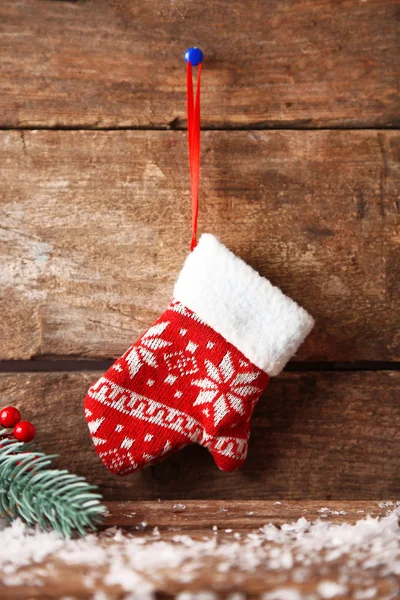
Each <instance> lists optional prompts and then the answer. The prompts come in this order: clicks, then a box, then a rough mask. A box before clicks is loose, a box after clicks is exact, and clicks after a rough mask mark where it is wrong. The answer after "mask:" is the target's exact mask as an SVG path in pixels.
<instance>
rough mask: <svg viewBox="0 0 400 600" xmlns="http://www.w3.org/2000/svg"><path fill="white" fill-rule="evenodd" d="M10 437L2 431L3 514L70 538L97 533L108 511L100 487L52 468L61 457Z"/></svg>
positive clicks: (0, 512)
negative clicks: (91, 531)
mask: <svg viewBox="0 0 400 600" xmlns="http://www.w3.org/2000/svg"><path fill="white" fill-rule="evenodd" d="M6 434H7V432H6V430H4V429H0V515H1V516H4V517H5V518H6V519H7V520H8V521H13V520H14V519H16V518H18V517H19V518H20V519H22V520H23V521H24V522H25V523H27V524H28V525H30V526H35V525H36V524H38V525H40V527H41V528H42V529H43V530H44V531H47V530H50V529H54V530H55V531H57V532H58V533H59V535H61V536H62V537H66V538H70V537H71V535H72V533H74V532H75V533H78V534H79V535H85V533H86V532H87V530H88V529H92V530H95V529H96V528H97V526H98V525H100V523H101V521H102V515H103V514H104V512H105V507H104V506H103V505H102V504H101V499H102V498H101V495H100V494H98V493H94V491H93V490H95V489H96V488H97V486H95V485H89V484H88V482H87V481H86V479H85V478H84V477H79V476H77V475H73V474H72V473H69V472H68V471H67V470H59V469H54V468H48V467H49V465H51V461H52V459H53V458H56V457H57V455H52V456H48V455H46V454H44V453H43V452H37V451H36V450H35V449H34V448H35V446H34V445H33V444H24V443H23V442H18V441H17V440H15V439H14V438H11V437H7V436H6ZM2 436H6V437H2Z"/></svg>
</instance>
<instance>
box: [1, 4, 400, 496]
mask: <svg viewBox="0 0 400 600" xmlns="http://www.w3.org/2000/svg"><path fill="white" fill-rule="evenodd" d="M399 10H400V2H398V1H389V0H368V1H367V2H360V1H358V0H357V1H356V0H343V1H341V2H331V1H330V0H316V1H315V2H309V1H308V0H300V1H299V0H279V1H275V0H268V1H264V0H250V1H248V0H246V1H244V0H233V1H232V2H230V3H229V4H228V5H227V4H226V3H225V2H222V0H206V6H205V5H204V3H199V2H196V1H195V0H175V1H172V0H166V1H165V2H159V1H158V0H157V1H156V0H149V1H148V2H145V3H139V2H134V0H76V1H74V2H72V1H65V2H56V1H49V0H46V1H43V0H3V1H2V2H1V5H0V55H1V57H2V58H1V64H0V75H1V77H0V164H1V169H2V177H1V178H0V211H1V220H0V290H1V292H0V294H1V295H0V306H1V313H0V314H1V319H0V340H1V341H0V371H1V374H0V390H1V394H0V403H1V405H6V404H11V403H12V404H15V405H17V406H19V407H20V408H21V409H22V410H23V412H24V415H26V416H27V417H29V418H32V419H33V420H35V422H36V424H37V426H38V429H39V434H38V438H37V439H38V442H39V443H40V445H41V446H42V447H43V448H44V449H45V450H46V451H48V452H59V453H60V454H61V459H60V464H62V465H63V466H66V467H68V468H71V469H74V470H75V471H77V472H79V473H82V474H84V475H87V476H88V477H90V479H91V480H92V481H93V482H96V483H98V484H99V485H100V488H101V490H102V491H103V492H104V494H105V496H106V498H107V499H110V500H123V499H149V500H150V499H157V498H160V497H161V498H170V499H174V498H177V499H178V498H198V499H201V498H221V499H222V498H242V499H246V498H248V499H252V498H254V499H264V498H286V499H304V498H314V499H329V498H333V499H340V498H341V499H343V498H344V499H363V498H370V499H374V498H382V497H394V496H395V495H396V494H398V493H399V492H400V482H399V477H398V469H397V464H398V456H399V451H400V439H399V435H398V431H399V429H400V395H399V388H400V385H399V374H398V368H399V363H398V360H399V355H400V334H399V279H400V261H399V242H400V230H399V222H400V199H399V198H400V197H399V192H398V190H399V183H400V176H399V171H400V167H399V164H400V161H399V158H400V134H399V132H398V130H397V129H396V128H397V127H398V126H399V122H400V119H399V116H400V103H399V96H398V81H399V72H398V71H399V69H398V65H399V64H400V60H399V59H400V52H399V47H398V34H399V28H400V27H399V21H400V20H399ZM194 43H195V44H197V45H199V46H201V47H202V48H203V50H204V52H205V55H206V62H205V65H204V75H203V93H202V124H203V127H204V129H205V130H206V131H204V133H203V136H202V180H201V201H200V229H201V230H202V231H211V232H212V233H214V234H216V235H217V236H218V237H220V238H221V240H222V241H223V242H224V243H226V244H227V245H228V246H229V247H230V248H231V249H232V250H233V251H235V252H236V253H237V254H239V255H240V256H241V257H242V258H244V259H245V260H246V261H247V262H249V263H250V264H251V265H252V266H254V267H255V268H256V269H257V270H259V272H260V273H261V274H262V275H264V276H267V277H268V278H270V279H271V280H272V281H273V283H275V284H276V285H279V286H280V287H281V288H282V289H283V290H284V291H285V292H287V293H288V294H289V295H291V296H292V297H293V298H294V299H296V300H297V301H298V302H300V303H301V304H303V305H304V306H305V307H306V308H307V309H308V310H309V311H310V312H311V313H312V314H313V315H314V317H315V318H316V328H315V330H314V332H313V333H312V335H311V336H310V337H309V339H308V340H307V342H306V343H305V344H304V346H303V347H302V348H301V350H300V351H299V353H298V355H297V356H296V357H295V359H294V360H293V362H292V363H291V364H290V365H289V367H288V368H287V369H286V371H285V372H284V373H283V374H282V375H281V376H280V377H279V378H277V379H276V380H274V381H272V382H271V383H270V386H269V387H268V389H267V391H266V393H265V394H264V396H263V398H262V400H261V401H260V403H259V405H258V407H257V410H256V413H255V416H254V419H253V435H252V438H251V443H250V453H249V459H248V462H247V464H246V466H245V467H244V468H243V469H242V470H241V471H239V472H236V473H231V474H222V473H220V472H218V471H217V470H216V468H215V466H214V465H213V463H212V461H211V459H210V457H209V456H208V454H207V452H206V451H204V450H203V449H201V448H195V447H190V448H187V449H185V450H184V451H183V452H180V453H179V454H177V455H175V456H173V457H171V458H170V459H169V460H167V461H165V462H164V463H161V464H159V465H157V466H155V467H151V468H149V469H147V470H146V471H144V472H142V473H138V474H135V475H132V476H128V477H125V478H116V477H114V476H111V475H109V474H108V473H107V471H106V470H105V469H104V467H103V466H102V465H101V464H100V462H99V460H98V459H97V456H96V454H95V451H94V449H93V448H92V446H91V442H90V440H89V436H88V433H87V430H86V425H85V423H84V419H83V415H82V399H83V397H84V395H85V391H86V389H87V388H88V386H89V385H90V383H91V382H92V381H93V380H95V379H96V378H97V377H98V376H99V375H100V373H101V370H102V369H104V368H105V365H106V364H109V362H110V361H111V360H112V359H113V358H114V357H116V356H118V355H119V354H121V353H122V352H123V351H124V350H125V349H126V348H127V346H128V345H130V344H131V343H132V341H134V339H135V338H136V337H137V336H138V335H139V334H140V333H141V332H142V331H144V330H145V329H146V328H147V327H148V326H149V325H150V324H151V323H152V321H153V320H154V319H155V318H156V317H157V316H158V315H159V314H160V312H161V311H162V310H163V308H164V307H165V305H166V303H167V302H168V299H169V297H170V295H171V291H172V286H173V282H174V279H175V278H176V276H177V274H178V272H179V270H180V267H181V265H182V262H183V260H184V258H185V256H186V253H187V250H188V245H189V237H190V232H189V230H190V207H189V184H188V168H187V148H186V145H187V143H186V132H184V131H181V130H182V129H185V126H186V121H185V75H184V63H183V60H182V53H183V51H184V49H185V48H186V47H187V46H189V45H191V44H194Z"/></svg>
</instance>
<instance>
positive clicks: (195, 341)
mask: <svg viewBox="0 0 400 600" xmlns="http://www.w3.org/2000/svg"><path fill="white" fill-rule="evenodd" d="M312 326H313V319H312V317H311V316H310V315H309V314H308V313H307V312H306V311H305V310H304V309H302V308H301V307H300V306H298V305H297V304H296V303H295V302H293V301H292V300H290V298H288V297H287V296H285V295H284V294H283V293H282V292H281V291H280V290H279V289H278V288H276V287H274V286H273V285H272V284H271V283H270V282H269V281H268V280H267V279H264V278H263V277H261V276H260V275H259V274H258V273H256V271H254V270H253V269H252V268H251V267H249V266H248V265H246V264H245V263H244V262H243V261H242V260H240V259H239V258H237V257H236V256H235V255H234V254H232V253H231V252H230V251H229V250H228V249H227V248H225V246H223V245H222V244H221V243H220V242H219V241H218V240H217V239H216V238H215V237H214V236H212V235H210V234H205V235H203V236H202V237H201V239H200V242H199V244H198V246H197V247H196V248H195V249H194V251H193V252H192V253H191V254H190V255H189V256H188V258H187V260H186V262H185V264H184V267H183V269H182V271H181V273H180V275H179V278H178V281H177V283H176V285H175V290H174V298H173V300H172V301H171V303H170V305H169V306H168V308H167V310H166V311H165V312H164V313H163V314H162V315H161V317H160V318H159V319H158V321H156V323H155V324H154V325H153V326H152V327H150V329H149V330H148V331H146V333H144V334H143V335H142V337H141V338H140V339H139V340H138V341H137V342H136V343H135V344H134V345H133V346H132V347H131V348H129V350H128V351H127V352H126V353H125V354H124V355H123V356H121V358H119V359H118V360H117V361H116V362H115V363H114V364H113V365H112V367H111V368H110V369H109V370H108V371H107V372H106V373H105V375H104V376H103V377H101V378H100V379H99V380H98V381H97V382H96V383H95V384H94V385H93V386H92V387H91V388H90V390H89V392H88V394H87V396H86V399H85V414H86V419H87V422H88V426H89V430H90V433H91V436H92V440H93V442H94V445H95V447H96V450H97V452H98V454H99V456H100V458H101V460H102V461H103V463H104V464H105V465H106V467H107V468H108V469H109V470H110V471H112V472H113V473H118V474H124V473H130V472H132V471H135V470H137V469H141V468H143V467H145V466H146V465H149V464H153V463H155V462H157V461H159V460H160V459H162V458H164V457H166V456H168V455H169V454H171V453H172V452H175V451H177V450H179V449H180V448H182V447H183V446H185V445H187V444H192V443H197V444H201V445H202V446H204V447H206V448H208V449H209V451H210V452H211V454H212V456H213V458H214V460H215V462H216V464H217V466H218V467H219V468H220V469H222V470H223V471H232V470H234V469H236V468H238V467H240V466H241V465H242V464H243V462H244V461H245V458H246V454H247V444H248V439H249V432H250V418H251V415H252V412H253V410H254V407H255V405H256V403H257V401H258V399H259V397H260V395H261V394H262V392H263V390H264V389H265V387H266V385H267V383H268V379H269V377H270V376H273V375H277V374H278V373H279V372H280V371H281V370H282V369H283V367H284V366H285V364H286V362H287V361H288V360H289V358H290V357H291V356H292V355H293V354H294V353H295V352H296V350H297V348H298V347H299V345H300V344H301V342H302V341H303V340H304V338H305V337H306V336H307V334H308V333H309V332H310V330H311V328H312Z"/></svg>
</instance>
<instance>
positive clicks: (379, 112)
mask: <svg viewBox="0 0 400 600" xmlns="http://www.w3.org/2000/svg"><path fill="white" fill-rule="evenodd" d="M398 11H399V4H398V2H396V1H393V0H368V2H363V1H361V2H360V0H345V1H341V2H332V1H331V0H317V1H313V2H309V0H279V1H268V2H266V1H264V0H246V1H243V0H234V1H230V2H229V5H228V6H227V3H226V2H224V0H212V1H207V3H206V8H205V6H204V3H201V2H200V3H199V2H198V1H197V0H174V1H172V0H169V1H167V2H161V3H160V2H159V1H158V0H147V1H146V2H137V1H135V0H77V1H70V2H49V1H42V0H18V1H16V0H2V2H1V4H0V55H1V57H2V64H1V77H0V125H1V126H3V127H32V126H34V127H60V126H62V127H65V126H67V127H95V128H97V127H131V126H133V127H179V126H182V125H183V124H184V120H185V77H184V62H183V52H184V50H185V49H186V48H187V47H188V46H190V45H193V44H196V45H199V46H200V47H201V48H203V50H204V52H205V55H206V60H207V62H206V68H205V71H204V80H203V81H204V86H203V90H204V91H203V111H202V122H203V125H205V126H210V127H224V126H227V127H230V126H241V127H243V126H244V127H246V126H249V125H251V126H259V127H276V126H278V127H279V126H280V127H288V126H289V127H305V128H309V127H337V126H338V127H344V126H345V127H352V126H353V127H356V126H357V127H374V126H384V127H386V126H394V125H396V124H399V100H398V77H399V69H398V66H399V49H398V35H399V27H400V19H398Z"/></svg>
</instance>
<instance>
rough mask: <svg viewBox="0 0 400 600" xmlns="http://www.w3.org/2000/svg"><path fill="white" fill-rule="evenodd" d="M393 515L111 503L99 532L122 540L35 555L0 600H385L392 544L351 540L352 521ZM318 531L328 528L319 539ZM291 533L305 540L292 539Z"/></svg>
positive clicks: (394, 587) (284, 506)
mask: <svg viewBox="0 0 400 600" xmlns="http://www.w3.org/2000/svg"><path fill="white" fill-rule="evenodd" d="M388 505H391V507H390V508H388ZM392 510H393V503H391V502H380V503H377V502H370V501H369V502H366V501H358V502H349V501H348V502H343V501H342V502H340V501H338V502H325V503H323V504H321V503H318V502H313V501H305V502H285V501H282V502H272V501H270V502H263V501H237V500H231V501H226V500H224V501H204V500H203V501H190V500H189V501H185V502H184V503H183V502H180V503H174V502H168V501H160V502H111V503H109V504H108V517H107V519H106V525H108V526H118V527H123V528H124V530H125V531H126V533H125V536H121V534H117V535H116V536H115V532H114V533H112V532H110V531H109V530H108V531H106V532H105V533H103V534H99V535H98V537H97V542H96V546H93V541H91V540H89V541H86V545H84V546H82V545H79V542H73V543H72V544H71V543H67V544H65V545H64V546H61V547H58V548H57V550H56V551H54V552H53V553H47V554H46V551H44V552H43V554H44V556H42V557H41V558H40V559H37V560H36V562H35V561H33V560H27V561H26V564H25V565H24V566H21V567H20V568H18V569H17V570H16V571H13V572H12V573H11V574H8V575H6V577H4V578H2V577H1V576H0V598H4V599H7V600H17V599H21V598H40V599H41V600H45V599H49V600H50V599H55V598H60V597H64V598H70V599H72V598H74V599H79V600H84V599H89V598H95V599H97V598H98V599H101V600H117V599H118V600H119V599H122V598H126V599H127V600H128V599H129V600H132V599H135V600H144V599H145V600H150V599H153V598H154V599H155V598H166V599H167V598H176V597H178V598H179V599H180V600H219V599H227V600H245V599H248V600H253V599H254V600H255V599H256V598H262V599H263V600H310V599H311V598H312V599H313V600H326V599H329V598H340V599H341V600H350V599H351V600H362V599H368V598H369V599H376V600H383V599H385V600H394V599H395V598H398V597H399V596H400V577H399V576H398V572H397V573H396V570H395V567H394V563H393V561H394V560H396V561H397V568H398V566H399V565H400V546H399V544H398V543H397V544H396V542H395V541H394V539H393V537H391V539H390V540H389V538H388V537H387V536H386V538H385V541H386V544H387V545H386V547H381V546H378V545H377V544H378V543H379V542H378V541H377V540H376V538H377V533H376V532H374V530H373V529H371V530H368V532H367V531H366V530H365V533H364V534H362V533H361V536H360V519H365V518H366V517H367V515H370V518H371V517H372V519H376V518H377V517H380V518H384V517H385V515H386V514H387V513H388V511H392ZM397 518H398V513H397ZM299 519H301V521H300V522H299ZM314 521H318V523H319V525H317V526H316V527H319V529H315V530H314V531H313V529H312V526H311V529H310V524H311V523H312V522H314ZM296 522H297V525H293V524H294V523H296ZM269 524H273V525H274V526H275V527H276V528H278V529H275V528H272V531H271V525H270V526H269V527H267V529H265V526H266V525H267V526H268V525H269ZM355 524H356V525H355ZM352 525H355V527H354V528H353V529H354V532H353V531H352V530H351V526H352ZM324 526H325V527H329V526H330V527H332V528H333V530H332V534H331V536H330V538H329V541H328V542H327V539H326V528H325V529H324ZM291 527H292V528H293V527H294V528H295V529H296V527H297V528H299V529H300V531H303V534H302V535H303V536H304V537H303V538H302V539H303V540H307V539H308V542H307V541H303V542H296V540H295V536H294V534H292V533H291V532H290V531H291V530H290V528H291ZM314 527H315V526H314ZM279 528H280V529H279ZM321 528H322V529H321ZM386 528H389V523H388V524H386ZM274 530H275V534H274ZM279 531H280V532H281V535H282V536H283V538H284V539H285V541H284V542H283V541H282V540H280V539H277V535H278V536H279ZM381 531H382V532H383V529H382V530H381ZM285 532H286V533H285ZM374 533H375V535H374ZM335 536H336V537H339V539H340V540H341V542H342V543H341V544H338V543H337V542H335V539H334V538H335ZM352 538H354V539H352ZM374 544H375V547H374ZM393 545H395V547H396V548H397V550H396V551H393ZM28 546H29V547H31V546H32V538H30V543H29V544H28ZM88 548H90V549H91V552H92V555H91V556H90V554H89V552H88ZM389 557H390V558H389ZM5 581H6V582H7V583H8V584H7V585H5V584H4V582H5ZM211 590H212V592H211Z"/></svg>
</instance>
